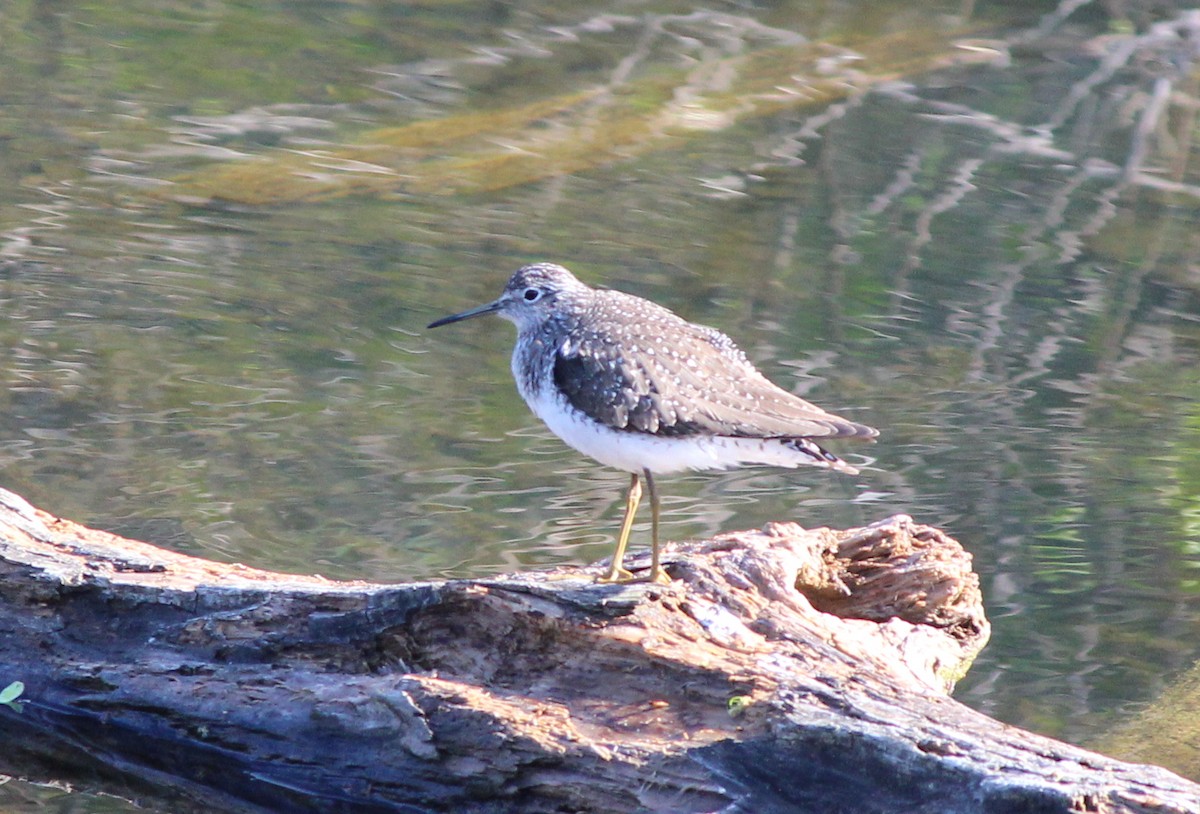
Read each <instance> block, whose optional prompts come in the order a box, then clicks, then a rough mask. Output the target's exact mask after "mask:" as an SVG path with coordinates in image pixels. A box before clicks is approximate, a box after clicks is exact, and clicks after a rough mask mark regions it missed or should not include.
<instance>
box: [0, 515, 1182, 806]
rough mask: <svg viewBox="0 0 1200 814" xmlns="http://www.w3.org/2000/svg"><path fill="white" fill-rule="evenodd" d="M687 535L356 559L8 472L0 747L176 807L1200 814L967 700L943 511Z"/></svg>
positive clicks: (29, 764) (964, 609) (957, 575)
mask: <svg viewBox="0 0 1200 814" xmlns="http://www.w3.org/2000/svg"><path fill="white" fill-rule="evenodd" d="M668 559H669V563H670V564H669V570H670V572H671V573H672V575H673V576H674V577H675V581H674V582H673V583H672V584H671V585H669V586H659V585H631V586H608V585H596V584H593V583H592V581H591V580H592V577H593V576H594V573H595V572H597V569H577V570H565V569H561V570H558V571H551V572H538V573H532V574H520V575H512V576H505V577H499V578H495V579H480V580H461V581H450V582H430V583H419V584H404V585H379V584H372V583H367V582H332V581H328V580H324V579H320V578H317V577H306V576H289V575H285V574H276V573H270V572H265V571H259V570H255V569H251V568H247V567H244V566H240V565H221V564H217V563H212V562H207V561H203V560H199V559H195V558H191V557H186V556H183V555H180V554H174V553H171V552H168V551H164V550H161V549H158V548H155V547H153V546H150V545H147V544H145V543H139V542H136V541H131V540H125V539H122V538H119V537H116V536H114V535H111V534H107V533H105V532H100V531H95V530H92V529H87V528H84V527H82V526H79V525H77V524H75V523H72V522H70V521H67V520H62V519H59V518H56V517H53V516H51V515H49V514H46V513H44V512H42V511H39V510H37V509H35V508H33V507H32V506H29V505H28V504H27V503H26V502H25V501H24V500H22V499H21V498H19V497H17V496H16V495H13V494H11V493H7V492H2V491H0V572H2V574H3V579H2V580H0V632H2V633H3V635H2V636H0V664H3V671H4V672H3V674H0V682H3V681H7V680H15V679H20V680H22V681H24V682H25V684H26V693H25V696H24V699H23V700H24V701H25V705H24V709H23V711H22V712H21V713H20V714H18V713H16V712H14V711H12V710H9V709H3V708H0V727H2V731H3V734H4V743H5V746H6V748H5V749H4V750H3V755H2V758H0V770H2V771H5V772H9V773H13V774H21V775H27V776H28V775H33V776H38V775H39V774H42V775H44V774H53V773H55V772H57V773H59V774H61V773H63V771H64V767H67V768H69V770H70V771H71V772H72V773H73V774H74V775H76V776H79V775H81V774H82V775H85V776H88V777H92V778H95V782H96V783H97V784H98V785H100V786H101V787H102V788H107V789H110V790H112V789H119V790H122V791H123V793H125V794H131V795H133V796H138V795H150V796H152V797H154V798H155V799H157V800H160V801H161V800H162V799H164V797H165V796H170V795H174V796H175V798H176V799H175V803H174V808H173V810H177V811H178V810H185V809H187V808H189V807H191V808H193V809H195V810H212V809H213V807H219V808H221V809H222V810H228V811H261V810H270V811H286V812H291V811H295V812H309V811H312V812H317V811H320V812H426V811H429V812H435V811H437V812H441V811H454V812H479V813H480V814H483V813H484V812H509V811H520V812H565V811H570V812H622V811H650V812H701V811H728V812H734V811H747V812H750V811H753V812H759V813H762V812H767V813H768V814H769V813H770V812H795V811H821V812H839V811H846V812H860V813H861V812H881V813H882V812H889V814H890V813H891V812H901V811H931V812H932V811H937V812H981V813H982V812H988V813H989V814H992V813H994V812H1008V811H1012V812H1028V811H1037V812H1042V811H1045V812H1055V811H1062V812H1078V811H1095V812H1118V811H1120V812H1149V811H1155V812H1195V811H1196V810H1197V805H1198V801H1200V786H1196V785H1193V784H1191V783H1189V782H1187V781H1185V780H1183V779H1181V778H1179V777H1177V776H1175V775H1173V774H1171V773H1169V772H1167V771H1166V770H1163V769H1159V768H1156V767H1149V766H1137V765H1131V764H1124V763H1120V762H1118V761H1115V760H1112V759H1109V758H1106V757H1103V756H1100V755H1097V754H1094V753H1090V752H1086V751H1084V750H1082V749H1078V748H1076V747H1073V746H1069V745H1066V744H1063V743H1059V742H1056V741H1053V740H1050V739H1047V738H1043V737H1040V736H1037V735H1033V734H1031V733H1028V732H1023V731H1020V730H1017V729H1014V728H1012V727H1008V726H1005V725H1003V724H1001V723H999V722H996V721H993V720H991V719H989V718H987V717H986V716H983V715H981V714H979V713H977V712H974V711H972V710H970V709H968V708H966V707H964V706H962V705H961V704H958V703H957V702H955V701H954V700H952V699H951V698H950V697H949V694H948V693H949V690H950V688H951V687H952V685H953V682H954V680H955V679H956V678H957V677H959V676H961V675H962V673H963V672H964V671H965V669H966V667H967V666H968V665H969V663H970V661H971V659H972V658H973V657H974V656H975V654H976V653H978V651H979V649H980V648H981V647H982V646H983V645H984V643H985V642H986V640H987V636H988V623H987V620H986V619H985V617H984V614H983V609H982V602H981V598H980V593H979V587H978V580H977V578H976V577H975V575H974V574H973V573H972V572H971V568H970V557H969V555H967V554H966V553H965V552H964V551H963V550H962V548H961V547H960V546H959V545H958V543H957V542H955V541H954V540H952V539H950V538H949V537H947V536H946V535H944V534H943V533H941V532H939V531H937V530H936V529H932V528H929V527H927V526H921V525H918V524H916V523H914V522H913V521H912V520H911V519H910V518H908V517H904V516H897V517H892V518H889V519H887V520H884V521H881V522H879V523H876V524H874V525H871V526H868V527H866V528H862V529H852V530H848V531H833V530H829V529H817V530H805V529H802V528H801V527H799V526H797V525H794V524H772V525H769V526H768V527H766V528H765V529H763V530H762V531H757V532H740V533H734V534H725V535H721V536H719V537H716V538H713V539H711V540H707V541H702V542H698V543H691V544H687V545H678V546H675V547H674V548H673V549H671V550H670V553H669V558H668ZM731 700H732V704H731ZM731 708H732V710H731ZM734 713H736V714H734Z"/></svg>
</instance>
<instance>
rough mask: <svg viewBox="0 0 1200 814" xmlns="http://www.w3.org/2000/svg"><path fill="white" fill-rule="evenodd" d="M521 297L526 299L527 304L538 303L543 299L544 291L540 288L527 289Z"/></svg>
mask: <svg viewBox="0 0 1200 814" xmlns="http://www.w3.org/2000/svg"><path fill="white" fill-rule="evenodd" d="M521 296H522V297H523V298H524V299H525V302H537V301H538V300H540V299H541V298H542V290H541V289H540V288H527V289H525V293H524V294H522V295H521Z"/></svg>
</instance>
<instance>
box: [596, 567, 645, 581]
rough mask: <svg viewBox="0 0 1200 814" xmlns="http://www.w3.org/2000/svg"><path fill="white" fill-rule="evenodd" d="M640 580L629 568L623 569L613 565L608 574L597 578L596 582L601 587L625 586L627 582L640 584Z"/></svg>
mask: <svg viewBox="0 0 1200 814" xmlns="http://www.w3.org/2000/svg"><path fill="white" fill-rule="evenodd" d="M638 581H639V579H638V578H637V577H636V576H634V573H633V572H632V571H630V570H629V569H628V568H621V567H620V566H618V565H613V567H612V568H610V569H608V573H607V574H603V575H601V576H598V577H596V582H599V583H600V584H601V585H623V584H625V583H626V582H638Z"/></svg>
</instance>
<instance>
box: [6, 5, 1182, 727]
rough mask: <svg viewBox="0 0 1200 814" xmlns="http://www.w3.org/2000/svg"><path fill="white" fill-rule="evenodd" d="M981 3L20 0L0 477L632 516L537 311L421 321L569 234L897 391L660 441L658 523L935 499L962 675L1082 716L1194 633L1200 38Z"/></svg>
mask: <svg viewBox="0 0 1200 814" xmlns="http://www.w3.org/2000/svg"><path fill="white" fill-rule="evenodd" d="M978 5H979V7H978V8H975V9H974V11H973V13H972V16H971V17H970V18H967V19H964V18H962V17H961V16H956V15H958V14H959V13H960V12H961V11H962V10H963V7H962V6H960V5H959V4H955V3H948V4H945V5H944V6H942V7H938V6H937V5H936V4H935V5H933V6H931V7H927V8H923V9H912V8H910V7H909V6H908V5H907V4H896V5H895V6H892V5H889V4H878V3H875V4H857V3H845V4H822V5H821V9H822V10H821V11H819V12H816V11H812V10H811V9H810V8H809V4H795V7H793V6H789V5H786V4H785V5H783V6H777V7H774V8H773V10H770V11H766V10H763V11H754V12H750V11H746V10H745V9H742V8H740V7H739V8H738V9H737V10H736V11H735V12H726V11H722V10H710V11H697V10H694V9H692V8H691V7H683V6H679V7H675V6H672V5H671V4H657V5H656V6H655V7H654V8H653V10H650V9H649V7H647V8H641V7H639V8H638V10H636V11H629V12H627V13H622V14H613V13H609V12H607V11H596V10H592V9H587V8H583V7H579V8H575V9H567V10H556V9H535V8H523V9H520V10H517V9H508V8H507V7H503V8H501V7H497V6H486V7H485V6H483V5H481V6H479V7H475V6H471V5H470V4H451V6H448V7H446V8H444V9H443V8H441V7H438V6H433V7H427V8H424V7H423V8H421V9H420V10H416V11H410V10H406V9H402V8H400V7H395V8H388V9H383V8H381V7H378V6H372V7H370V9H369V10H368V9H366V8H359V7H357V6H354V5H347V6H343V5H337V4H324V3H308V4H303V5H302V6H297V7H295V8H291V9H275V10H267V9H263V10H259V11H250V10H246V9H240V8H236V7H234V6H232V5H228V4H223V3H208V4H204V5H203V7H195V6H192V5H190V4H172V3H168V4H156V5H155V6H154V8H153V9H150V7H149V6H147V8H145V9H143V8H139V7H138V6H139V4H137V3H134V4H122V7H121V8H116V7H107V6H97V7H91V8H86V9H85V8H75V7H68V6H66V5H65V4H59V3H34V4H30V5H28V6H22V7H21V8H20V10H19V12H18V13H15V14H13V15H11V16H10V17H9V18H8V19H7V20H6V21H5V23H4V25H5V26H7V29H8V30H7V31H0V35H2V36H4V37H5V41H6V43H9V45H6V49H5V51H4V52H3V54H0V61H3V62H4V63H5V65H4V68H5V69H4V71H3V75H4V76H6V77H7V78H8V80H9V81H8V83H7V85H8V87H7V92H6V101H7V103H6V105H4V106H2V107H0V138H3V141H0V145H3V149H2V150H0V173H2V175H3V178H4V179H5V184H4V185H2V186H0V316H2V317H3V318H2V319H0V371H2V372H3V376H4V383H5V386H4V388H3V389H2V390H0V401H2V403H3V410H0V466H3V472H4V480H3V485H4V486H5V487H7V488H10V489H13V490H15V491H17V492H19V493H21V494H23V495H25V496H27V497H28V498H29V499H30V500H32V501H33V502H34V503H36V504H38V505H40V506H42V507H44V508H46V509H48V510H50V511H52V512H55V513H58V514H61V515H64V516H68V517H71V518H73V519H76V520H79V521H81V522H86V523H89V524H92V525H96V526H100V527H103V528H107V529H111V530H114V531H118V532H120V533H123V534H127V535H129V536H133V537H138V538H142V539H147V540H151V541H155V542H158V543H161V544H163V545H167V546H169V547H171V548H174V549H177V550H181V551H186V552H190V553H194V554H198V555H201V556H205V557H211V558H215V559H220V560H227V561H240V562H246V563H250V564H253V565H256V566H260V567H265V568H273V569H279V570H285V571H296V572H312V571H315V572H319V573H323V574H326V575H328V576H331V577H369V578H375V579H394V580H400V579H421V578H430V577H437V576H471V575H481V574H487V573H494V572H497V571H504V570H514V569H524V568H533V567H537V566H540V565H554V564H563V563H584V562H589V561H592V560H595V559H597V558H600V557H603V556H606V555H607V554H608V553H609V550H610V547H611V544H612V540H613V536H614V534H615V531H616V525H617V523H618V520H619V513H620V509H621V502H622V493H623V489H624V488H625V485H626V475H624V474H622V473H619V472H614V471H609V470H605V469H603V468H601V467H598V466H596V465H594V464H593V463H591V462H590V461H587V460H584V459H582V458H581V457H580V456H579V455H577V454H576V453H574V452H572V451H570V450H569V449H567V448H566V447H564V446H563V445H562V444H561V443H560V442H558V441H557V440H556V439H554V438H552V437H551V436H550V435H549V434H548V433H547V432H546V431H545V430H544V429H543V428H542V427H540V425H538V423H537V422H536V420H535V419H534V418H533V417H532V416H531V415H530V414H529V413H528V411H527V410H526V409H525V407H524V405H523V404H522V403H521V402H520V399H519V398H518V397H517V395H516V393H515V389H514V387H513V385H512V382H511V380H510V375H509V371H508V352H509V348H510V346H511V340H512V336H513V331H512V328H511V326H509V325H507V324H505V323H502V322H499V321H492V322H487V321H484V320H480V321H477V322H471V323H464V324H462V325H457V326H454V327H452V328H450V327H448V328H445V329H442V330H440V331H438V332H436V333H430V332H427V331H425V330H424V328H423V326H424V325H425V324H426V323H427V322H429V320H430V319H432V318H434V317H436V316H440V315H442V314H445V313H449V312H451V311H458V310H462V309H463V308H466V307H468V306H471V305H474V304H477V303H480V302H484V301H486V300H489V299H491V298H493V297H494V296H495V295H496V294H497V292H498V291H499V289H500V286H501V285H502V284H503V282H504V280H505V279H506V278H507V276H508V274H509V273H510V272H511V271H512V270H513V269H514V268H516V267H517V266H519V265H520V264H522V263H523V262H527V261H530V260H535V259H549V260H556V261H560V262H564V263H566V264H568V265H570V266H571V268H572V269H573V270H575V271H576V272H577V273H578V275H579V276H580V277H582V278H583V279H585V280H586V281H588V282H591V283H594V284H605V285H609V286H611V287H614V288H620V289H622V290H626V291H630V292H632V293H635V294H639V295H642V296H646V297H649V298H651V299H654V300H656V301H658V302H661V303H663V304H665V305H667V306H669V307H671V308H673V309H675V310H676V311H677V312H679V313H681V314H682V315H684V316H686V317H687V318H689V319H692V320H695V321H699V322H704V323H708V324H712V325H715V326H718V327H720V328H721V329H722V330H724V331H726V332H727V333H729V334H730V335H731V336H733V337H734V338H735V339H736V340H737V341H738V342H739V344H740V345H741V346H742V347H743V348H744V349H745V350H746V351H747V353H748V354H749V355H750V356H751V358H752V359H753V360H754V361H755V362H756V363H758V364H759V365H760V366H761V367H762V368H763V370H764V371H765V372H767V373H768V375H769V376H771V377H772V378H773V379H774V380H775V381H777V382H779V383H780V384H782V385H783V386H784V387H786V388H789V389H791V390H793V391H794V392H797V393H799V394H801V395H803V396H805V397H806V398H810V399H812V400H814V401H816V402H818V403H820V404H822V405H823V406H825V407H827V408H829V409H831V410H834V411H836V412H839V413H841V414H843V415H847V416H851V417H853V418H855V419H856V420H860V421H863V422H865V423H868V424H871V425H873V426H876V427H879V428H880V429H881V431H882V434H881V436H880V439H879V441H878V443H876V444H870V445H857V446H855V445H849V444H846V445H841V446H839V447H838V451H839V452H842V453H845V454H846V455H847V457H849V458H850V459H851V460H854V461H856V462H858V463H859V464H861V465H862V468H863V472H862V474H861V475H859V476H856V477H844V476H831V475H828V474H825V473H821V472H815V471H814V472H811V473H810V472H803V471H801V472H792V471H781V470H770V469H751V470H739V471H734V472H728V473H709V474H699V475H691V476H680V477H673V478H664V479H662V482H661V483H660V491H661V492H662V493H663V499H664V524H665V525H664V534H665V535H666V536H668V537H671V538H687V537H698V536H703V535H708V534H712V533H714V532H716V531H719V530H730V529H735V528H743V527H757V526H761V525H762V524H763V523H765V522H767V521H769V520H797V521H799V522H801V523H803V524H805V525H835V526H846V525H855V524H861V523H866V522H870V521H872V520H875V519H879V518H881V517H884V516H887V515H889V514H891V513H894V512H905V513H908V514H911V515H913V516H914V517H915V518H917V520H919V521H921V522H927V523H931V524H935V525H939V526H942V527H944V528H946V529H947V530H948V531H949V532H950V533H952V534H954V535H955V536H957V537H958V538H959V539H960V540H961V541H962V542H963V543H964V545H965V546H966V547H967V548H968V549H969V550H970V551H971V552H972V553H973V554H974V555H975V561H976V566H977V570H978V571H979V573H980V574H981V577H982V580H983V585H984V592H985V600H986V602H987V605H988V608H989V613H990V616H991V618H992V620H993V622H994V625H995V633H994V638H993V642H992V644H991V645H989V647H988V648H987V650H986V651H985V652H984V654H983V656H982V657H981V658H980V659H979V661H978V662H977V664H976V666H975V667H974V669H973V671H972V673H971V674H970V675H969V676H968V678H967V680H966V681H965V682H964V684H963V685H962V687H961V688H960V691H959V693H958V696H959V697H960V698H961V699H963V700H964V701H966V702H967V703H970V704H972V705H974V706H976V707H979V708H981V709H983V710H985V711H987V712H988V713H989V714H993V715H996V716H998V717H1000V718H1002V719H1003V720H1006V721H1010V722H1012V723H1014V724H1017V725H1020V726H1024V727H1028V728H1032V729H1035V730H1038V731H1041V732H1045V733H1047V734H1051V735H1055V736H1059V737H1065V738H1069V739H1072V740H1076V741H1082V742H1086V741H1088V740H1089V739H1091V738H1094V737H1095V736H1096V735H1098V734H1099V733H1102V732H1103V731H1105V730H1106V729H1107V728H1108V727H1109V726H1110V725H1111V724H1112V722H1113V721H1114V720H1116V719H1118V718H1119V717H1120V715H1121V713H1122V711H1123V710H1124V709H1126V708H1128V707H1131V706H1134V705H1137V704H1140V703H1142V702H1144V701H1146V700H1147V699H1150V698H1153V697H1154V696H1155V694H1156V693H1157V692H1158V691H1159V689H1160V688H1161V687H1162V686H1163V685H1164V683H1165V682H1167V681H1169V680H1170V679H1171V677H1172V676H1173V675H1174V674H1175V673H1177V672H1178V671H1179V670H1181V669H1182V668H1184V667H1186V666H1187V665H1189V664H1190V663H1192V662H1193V661H1194V660H1195V659H1196V656H1197V650H1198V647H1197V642H1198V641H1200V637H1198V636H1197V635H1196V634H1197V632H1198V626H1200V605H1198V602H1197V598H1196V588H1197V584H1200V583H1198V582H1197V579H1198V577H1200V569H1198V568H1197V564H1198V560H1197V551H1198V550H1200V524H1197V522H1196V517H1197V516H1198V513H1200V512H1198V507H1200V502H1198V499H1197V494H1198V491H1197V485H1198V484H1200V454H1198V450H1200V443H1198V442H1200V417H1198V414H1197V409H1196V404H1197V403H1200V402H1198V400H1197V396H1198V395H1200V392H1198V391H1200V378H1198V377H1197V375H1196V364H1197V351H1198V348H1200V342H1198V340H1200V331H1198V328H1197V326H1198V325H1200V303H1198V295H1197V292H1198V290H1200V275H1198V274H1197V271H1196V270H1197V268H1200V258H1198V250H1200V246H1198V244H1197V240H1196V237H1195V227H1194V224H1195V222H1196V215H1197V208H1198V207H1197V204H1198V202H1200V192H1198V190H1200V185H1198V184H1197V181H1196V179H1195V178H1194V170H1193V169H1192V165H1193V164H1194V163H1195V162H1194V161H1191V158H1192V150H1191V132H1192V127H1193V125H1194V122H1193V114H1192V113H1191V112H1190V111H1191V110H1192V108H1190V107H1188V106H1187V104H1186V103H1185V102H1186V100H1187V99H1190V98H1192V97H1191V95H1192V94H1194V92H1195V90H1196V88H1195V80H1194V79H1192V78H1190V77H1191V75H1190V74H1189V72H1188V66H1189V65H1191V64H1192V62H1193V60H1194V57H1195V55H1194V54H1193V53H1192V52H1191V50H1190V45H1188V44H1187V41H1186V40H1184V39H1179V40H1178V41H1174V40H1172V39H1171V37H1170V36H1169V33H1170V31H1171V30H1176V29H1178V30H1182V28H1180V27H1181V26H1184V23H1183V22H1181V20H1186V17H1179V16H1177V15H1176V13H1175V12H1173V11H1170V10H1169V9H1162V8H1160V10H1159V11H1158V12H1157V14H1158V15H1159V16H1158V17H1151V16H1150V15H1149V14H1144V15H1140V14H1133V15H1132V16H1131V17H1130V18H1129V19H1106V18H1104V17H1103V16H1102V15H1101V13H1100V12H1098V11H1096V10H1093V9H1085V10H1084V11H1083V12H1081V13H1079V14H1076V15H1073V16H1072V17H1071V18H1070V19H1069V20H1067V21H1066V22H1063V21H1056V20H1054V19H1053V18H1043V17H1040V16H1039V15H1040V14H1041V13H1042V11H1043V10H1044V9H1043V7H1042V6H1041V5H1040V4H1039V5H1037V6H1035V7H1032V8H1031V9H1026V8H1025V7H1023V6H1021V5H1013V4H997V5H995V6H992V5H987V4H978ZM497 15H498V16H499V18H497ZM1156 22H1157V23H1159V24H1163V25H1167V26H1172V25H1173V26H1176V29H1169V28H1168V29H1164V30H1166V31H1167V33H1164V34H1161V36H1157V37H1156V35H1155V34H1154V32H1155V30H1156V29H1154V28H1153V25H1154V24H1155V23H1156ZM1039 24H1044V33H1045V34H1046V36H1040V35H1037V36H1035V35H1034V33H1032V32H1035V31H1037V30H1038V29H1037V26H1038V25H1039ZM250 30H253V31H256V32H263V31H269V32H271V34H270V36H265V35H264V36H263V37H261V38H260V37H258V36H257V35H256V36H255V37H249V36H247V35H246V33H245V32H246V31H250ZM963 37H971V38H973V40H974V42H973V47H972V49H969V50H967V49H963V48H958V47H955V46H954V45H953V41H954V40H955V39H961V38H963ZM1001 37H1003V38H1004V40H1005V42H996V41H995V40H997V39H998V38H1001ZM987 38H991V39H990V40H988V39H987ZM214 54H219V55H221V57H222V58H221V59H215V60H214V58H213V55H214ZM1004 54H1007V61H1006V60H1005V58H1004V56H1003V55H1004ZM643 520H644V521H647V522H648V518H643ZM647 522H643V523H641V524H639V527H638V531H637V534H638V538H637V540H636V541H635V545H640V544H642V543H643V542H644V540H645V537H646V533H647V529H646V525H647Z"/></svg>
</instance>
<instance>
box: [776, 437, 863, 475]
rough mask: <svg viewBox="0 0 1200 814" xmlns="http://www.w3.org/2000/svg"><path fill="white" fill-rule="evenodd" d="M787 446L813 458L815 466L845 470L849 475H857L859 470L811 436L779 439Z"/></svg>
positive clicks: (839, 470)
mask: <svg viewBox="0 0 1200 814" xmlns="http://www.w3.org/2000/svg"><path fill="white" fill-rule="evenodd" d="M779 441H780V443H782V444H783V445H784V446H785V447H787V448H788V449H790V450H793V451H795V452H799V453H800V454H801V455H805V456H807V457H808V458H811V459H812V460H811V463H812V465H813V466H823V467H827V468H829V469H836V470H837V471H838V472H845V473H846V474H847V475H857V474H858V470H857V469H856V468H854V467H853V466H851V465H850V464H848V463H846V462H845V461H843V460H842V459H841V458H839V457H838V456H836V455H834V454H833V453H832V452H830V451H829V450H827V449H825V448H824V447H822V446H821V445H820V444H817V443H815V442H814V441H813V440H812V439H811V438H781V439H779Z"/></svg>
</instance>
